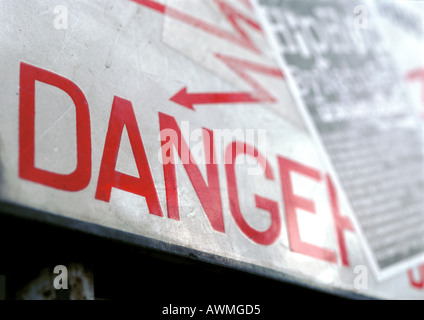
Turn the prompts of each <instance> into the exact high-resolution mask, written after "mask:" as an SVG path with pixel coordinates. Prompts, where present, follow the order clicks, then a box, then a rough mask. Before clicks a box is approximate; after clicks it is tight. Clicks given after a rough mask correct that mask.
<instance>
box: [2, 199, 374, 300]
mask: <svg viewBox="0 0 424 320" xmlns="http://www.w3.org/2000/svg"><path fill="white" fill-rule="evenodd" d="M0 215H9V216H13V217H17V218H22V219H25V220H28V221H34V222H39V223H44V224H47V225H51V226H56V227H61V228H65V229H68V230H71V231H78V232H82V233H84V234H87V235H92V236H97V237H100V238H104V239H111V240H114V241H117V242H121V243H124V244H129V245H133V246H137V247H141V248H147V249H153V250H156V251H158V252H160V253H166V254H174V255H176V256H179V257H183V258H187V259H190V260H196V261H201V262H205V263H209V264H212V265H217V266H221V267H225V268H229V269H233V270H237V271H242V272H246V273H250V274H253V275H258V276H262V277H265V278H269V279H273V280H277V281H280V282H283V283H286V284H289V285H295V286H300V287H303V288H306V289H310V290H314V291H318V292H322V293H326V294H330V295H333V296H337V297H342V298H346V299H350V300H376V299H377V298H376V297H372V296H366V295H362V294H359V293H355V292H351V291H347V290H342V289H338V288H328V287H323V286H319V285H317V284H316V285H315V284H310V283H307V282H305V281H304V280H302V279H300V278H298V277H294V276H291V275H287V274H285V273H283V272H278V271H276V270H273V269H269V268H265V267H261V266H257V265H253V264H250V263H246V262H241V261H238V260H235V259H230V258H226V257H222V256H218V255H215V254H210V253H206V252H202V251H199V250H195V249H191V248H186V247H183V246H179V245H175V244H171V243H167V242H164V241H160V240H156V239H152V238H148V237H144V236H140V235H136V234H132V233H129V232H125V231H121V230H117V229H113V228H108V227H104V226H101V225H98V224H94V223H89V222H84V221H81V220H77V219H72V218H68V217H63V216H60V215H57V214H54V213H50V212H46V211H42V210H37V209H33V208H29V207H25V206H21V205H16V204H13V203H9V202H5V201H3V200H0Z"/></svg>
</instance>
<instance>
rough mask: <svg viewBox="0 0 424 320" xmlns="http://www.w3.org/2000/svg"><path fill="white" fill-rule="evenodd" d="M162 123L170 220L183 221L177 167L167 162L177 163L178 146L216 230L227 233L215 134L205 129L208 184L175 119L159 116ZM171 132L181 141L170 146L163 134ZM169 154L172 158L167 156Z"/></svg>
mask: <svg viewBox="0 0 424 320" xmlns="http://www.w3.org/2000/svg"><path fill="white" fill-rule="evenodd" d="M159 123H160V130H161V138H162V157H163V161H164V163H163V172H164V177H165V189H166V200H167V209H168V217H169V218H171V219H174V220H178V221H179V220H180V213H179V204H178V188H177V179H176V174H175V165H174V163H173V161H166V159H169V158H172V159H173V156H174V154H173V152H174V151H173V148H172V146H175V147H176V149H177V151H178V155H179V156H180V159H184V160H183V165H184V168H185V170H186V172H187V175H188V177H189V179H190V181H191V184H192V185H193V187H194V190H195V192H196V194H197V197H198V198H199V201H200V203H201V205H202V207H203V210H204V211H205V214H206V216H207V218H208V220H209V222H210V224H211V226H212V228H213V229H214V230H215V231H218V232H225V227H224V217H223V211H222V201H221V193H220V186H219V176H218V166H217V165H216V164H215V163H214V161H213V159H215V155H214V143H213V132H212V131H211V130H208V129H203V142H204V146H205V160H206V161H205V163H206V172H207V182H205V180H204V179H203V177H202V174H201V172H200V170H199V167H198V166H197V164H196V162H195V161H194V159H193V158H192V156H191V153H190V149H189V147H188V145H187V143H186V142H185V140H184V138H183V137H182V135H181V131H180V128H179V127H178V125H177V122H176V121H175V119H174V118H173V117H171V116H168V115H166V114H163V113H159ZM167 130H171V131H172V132H174V133H175V134H176V137H177V141H174V139H171V141H170V142H169V141H168V142H167V141H166V137H165V136H164V134H163V133H164V132H166V131H167ZM169 143H170V145H171V146H170V147H169V148H168V150H166V148H165V147H164V146H165V145H166V144H169ZM168 152H169V155H167V154H166V153H168ZM212 157H213V159H212Z"/></svg>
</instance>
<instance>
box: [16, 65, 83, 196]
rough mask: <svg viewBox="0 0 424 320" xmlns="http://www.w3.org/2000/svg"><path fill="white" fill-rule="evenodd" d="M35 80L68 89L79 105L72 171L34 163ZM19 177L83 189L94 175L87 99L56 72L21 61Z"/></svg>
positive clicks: (67, 91) (53, 186) (74, 85)
mask: <svg viewBox="0 0 424 320" xmlns="http://www.w3.org/2000/svg"><path fill="white" fill-rule="evenodd" d="M35 81H40V82H43V83H45V84H48V85H51V86H55V87H57V88H59V89H61V90H63V91H64V92H66V93H67V94H68V95H69V96H70V97H71V98H72V100H73V102H74V105H75V109H76V134H77V166H76V169H75V171H73V172H72V173H70V174H59V173H55V172H50V171H46V170H42V169H39V168H36V167H35ZM19 92H20V93H19V95H20V97H19V99H20V100H19V177H20V178H22V179H26V180H30V181H32V182H36V183H40V184H42V185H46V186H49V187H52V188H56V189H60V190H65V191H80V190H82V189H84V188H86V187H87V186H88V184H89V182H90V179H91V129H90V112H89V108H88V103H87V100H86V99H85V96H84V94H83V93H82V91H81V90H80V88H78V86H77V85H76V84H75V83H73V82H72V81H70V80H68V79H66V78H63V77H61V76H59V75H57V74H55V73H52V72H49V71H47V70H43V69H40V68H37V67H35V66H32V65H29V64H26V63H23V62H21V69H20V91H19Z"/></svg>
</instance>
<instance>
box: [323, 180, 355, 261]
mask: <svg viewBox="0 0 424 320" xmlns="http://www.w3.org/2000/svg"><path fill="white" fill-rule="evenodd" d="M326 180H327V188H328V192H329V197H330V204H331V212H332V214H333V219H334V223H335V228H336V236H337V242H338V245H339V250H340V255H341V258H342V265H343V266H345V267H348V266H349V265H350V264H349V258H348V255H347V249H346V242H345V238H344V233H343V230H350V231H354V228H353V226H352V223H351V222H350V220H349V218H347V217H343V216H342V215H341V214H340V208H339V203H338V201H337V194H336V189H335V188H334V185H333V183H332V181H331V179H330V177H329V176H328V175H327V179H326Z"/></svg>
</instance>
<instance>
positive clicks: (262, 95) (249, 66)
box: [215, 53, 284, 102]
mask: <svg viewBox="0 0 424 320" xmlns="http://www.w3.org/2000/svg"><path fill="white" fill-rule="evenodd" d="M215 56H216V57H217V58H218V59H220V60H221V61H222V62H223V63H225V64H226V65H227V67H229V68H230V69H232V70H233V71H234V72H235V73H237V74H238V75H239V76H240V78H242V79H243V80H244V81H245V82H246V83H247V84H248V85H249V86H250V87H251V88H252V89H253V92H252V93H251V94H250V95H251V96H252V97H253V98H255V99H256V100H257V101H258V102H275V101H276V100H275V98H274V97H273V96H272V95H271V94H270V93H269V92H268V90H266V89H265V88H263V87H262V86H261V85H260V84H259V83H258V82H256V81H255V80H253V78H252V77H251V76H249V74H248V73H247V72H246V71H247V70H249V71H253V72H257V73H262V74H266V75H268V76H272V77H277V78H281V79H284V75H283V74H282V73H281V71H280V69H278V68H273V67H269V66H264V65H261V64H257V63H255V62H251V61H246V60H240V59H237V58H234V57H230V56H227V55H223V54H219V53H216V54H215Z"/></svg>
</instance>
